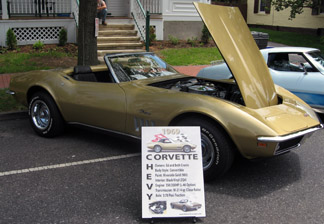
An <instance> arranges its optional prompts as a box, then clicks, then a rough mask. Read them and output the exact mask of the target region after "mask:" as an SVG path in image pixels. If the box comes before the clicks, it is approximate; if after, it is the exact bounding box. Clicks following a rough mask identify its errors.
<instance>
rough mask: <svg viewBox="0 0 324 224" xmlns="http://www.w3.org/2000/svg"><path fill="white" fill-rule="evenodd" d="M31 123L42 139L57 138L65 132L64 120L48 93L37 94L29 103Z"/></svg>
mask: <svg viewBox="0 0 324 224" xmlns="http://www.w3.org/2000/svg"><path fill="white" fill-rule="evenodd" d="M28 112H29V121H30V123H31V125H32V127H33V129H34V131H35V132H36V133H37V134H38V135H40V136H42V137H55V136H57V135H60V134H62V133H63V131H64V126H65V124H64V120H63V118H62V116H61V113H60V111H59V110H58V108H57V106H56V104H55V102H54V100H53V99H52V97H51V96H50V95H49V94H47V93H46V92H36V93H34V94H33V95H32V97H31V99H30V102H29V109H28Z"/></svg>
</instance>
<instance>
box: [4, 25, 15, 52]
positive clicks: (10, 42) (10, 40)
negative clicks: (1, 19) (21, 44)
mask: <svg viewBox="0 0 324 224" xmlns="http://www.w3.org/2000/svg"><path fill="white" fill-rule="evenodd" d="M6 45H7V46H8V48H9V49H10V50H13V49H16V47H17V39H16V35H15V33H14V32H13V30H12V29H9V30H8V31H7V39H6Z"/></svg>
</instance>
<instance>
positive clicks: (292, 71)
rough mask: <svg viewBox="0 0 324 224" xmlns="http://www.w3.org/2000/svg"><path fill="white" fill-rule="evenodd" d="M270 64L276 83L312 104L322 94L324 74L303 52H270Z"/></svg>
mask: <svg viewBox="0 0 324 224" xmlns="http://www.w3.org/2000/svg"><path fill="white" fill-rule="evenodd" d="M268 66H269V69H270V73H271V75H272V78H273V81H274V83H275V84H277V85H280V86H282V87H284V88H286V89H288V90H289V91H291V92H293V93H294V94H296V95H297V96H298V97H300V98H301V99H303V100H304V101H306V102H307V103H308V104H310V105H314V104H316V102H315V101H317V100H316V96H317V95H318V94H321V92H323V91H322V88H323V85H324V76H323V75H322V74H320V72H318V71H317V69H316V68H315V67H314V66H313V65H312V64H311V63H310V62H309V61H308V60H307V58H306V57H305V56H304V55H303V54H302V53H269V56H268Z"/></svg>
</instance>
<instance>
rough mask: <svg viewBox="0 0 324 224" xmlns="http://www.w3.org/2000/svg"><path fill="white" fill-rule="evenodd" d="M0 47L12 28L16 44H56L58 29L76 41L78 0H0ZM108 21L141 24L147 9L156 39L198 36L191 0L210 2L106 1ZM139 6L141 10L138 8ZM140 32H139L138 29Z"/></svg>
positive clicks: (195, 16) (165, 0) (200, 27)
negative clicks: (154, 29) (64, 31)
mask: <svg viewBox="0 0 324 224" xmlns="http://www.w3.org/2000/svg"><path fill="white" fill-rule="evenodd" d="M0 1H1V4H0V46H5V40H6V32H7V30H8V29H9V28H11V29H13V30H14V32H15V34H16V36H17V42H18V44H19V45H24V44H33V43H34V42H36V41H37V40H41V41H43V42H44V43H58V33H59V31H60V30H61V29H62V28H65V29H66V30H67V31H68V32H67V33H68V42H70V43H75V42H76V41H77V37H76V33H77V25H78V14H79V13H78V10H79V8H78V6H79V0H0ZM106 1H107V5H108V13H109V17H108V20H107V22H108V24H109V23H133V24H137V25H138V27H139V29H141V28H143V27H144V26H145V20H144V17H143V15H141V14H143V13H142V12H143V11H144V12H145V13H146V11H149V12H150V15H151V19H150V25H151V26H154V27H155V28H156V35H157V39H158V40H164V39H168V36H169V35H172V36H174V37H177V38H180V39H187V38H191V37H200V36H201V30H202V27H203V24H202V22H201V19H200V17H199V15H198V13H197V11H196V9H195V8H194V6H193V4H192V2H202V3H207V4H210V2H211V1H210V0H106ZM142 9H143V10H142ZM139 35H140V32H139Z"/></svg>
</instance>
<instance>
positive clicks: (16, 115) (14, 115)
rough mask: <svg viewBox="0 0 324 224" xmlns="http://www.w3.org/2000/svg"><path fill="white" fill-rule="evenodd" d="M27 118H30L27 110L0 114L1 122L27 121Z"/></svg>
mask: <svg viewBox="0 0 324 224" xmlns="http://www.w3.org/2000/svg"><path fill="white" fill-rule="evenodd" d="M26 118H28V111H27V110H23V111H15V112H2V113H0V121H7V120H17V119H26Z"/></svg>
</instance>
